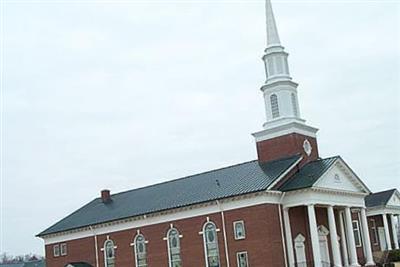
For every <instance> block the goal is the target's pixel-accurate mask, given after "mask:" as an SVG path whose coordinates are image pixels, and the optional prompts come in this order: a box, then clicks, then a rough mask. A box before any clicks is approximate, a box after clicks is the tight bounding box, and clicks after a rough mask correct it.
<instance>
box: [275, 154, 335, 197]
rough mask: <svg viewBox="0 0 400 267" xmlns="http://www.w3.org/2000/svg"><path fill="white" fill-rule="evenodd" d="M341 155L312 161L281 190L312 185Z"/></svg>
mask: <svg viewBox="0 0 400 267" xmlns="http://www.w3.org/2000/svg"><path fill="white" fill-rule="evenodd" d="M338 158H340V157H339V156H335V157H331V158H326V159H319V160H315V161H311V162H309V163H307V164H306V165H304V166H303V167H302V168H301V169H300V170H299V171H298V172H297V173H296V174H294V175H293V176H292V177H290V178H289V180H287V181H286V182H285V183H284V184H283V185H282V186H281V187H280V188H279V190H281V191H292V190H297V189H302V188H308V187H312V186H313V185H314V184H315V182H316V181H317V180H318V179H319V178H320V177H321V176H322V174H324V173H325V172H326V171H327V170H328V169H329V167H330V166H332V164H333V163H334V162H335V161H336V160H337V159H338Z"/></svg>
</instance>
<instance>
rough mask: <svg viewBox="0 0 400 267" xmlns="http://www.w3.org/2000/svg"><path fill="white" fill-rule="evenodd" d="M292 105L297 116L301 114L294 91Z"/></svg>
mask: <svg viewBox="0 0 400 267" xmlns="http://www.w3.org/2000/svg"><path fill="white" fill-rule="evenodd" d="M292 107H293V114H294V115H295V116H298V115H299V111H298V110H297V100H296V95H295V94H294V93H292Z"/></svg>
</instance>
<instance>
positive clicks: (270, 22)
mask: <svg viewBox="0 0 400 267" xmlns="http://www.w3.org/2000/svg"><path fill="white" fill-rule="evenodd" d="M265 13H266V18H267V46H274V45H280V44H281V41H280V39H279V34H278V29H277V27H276V22H275V17H274V12H273V11H272V5H271V1H266V2H265Z"/></svg>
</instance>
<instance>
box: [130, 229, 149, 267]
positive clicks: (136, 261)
mask: <svg viewBox="0 0 400 267" xmlns="http://www.w3.org/2000/svg"><path fill="white" fill-rule="evenodd" d="M139 236H143V239H144V244H145V245H147V244H148V243H149V241H147V240H146V238H145V237H144V235H143V234H142V233H141V232H140V230H137V233H136V236H135V238H134V239H133V242H132V243H131V244H130V246H131V247H133V252H134V253H135V266H138V255H137V250H136V241H137V238H138V237H139ZM145 249H146V266H148V264H147V246H146V248H145Z"/></svg>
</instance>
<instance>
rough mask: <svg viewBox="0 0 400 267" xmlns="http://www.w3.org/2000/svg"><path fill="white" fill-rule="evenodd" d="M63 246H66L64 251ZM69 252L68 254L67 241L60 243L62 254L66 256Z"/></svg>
mask: <svg viewBox="0 0 400 267" xmlns="http://www.w3.org/2000/svg"><path fill="white" fill-rule="evenodd" d="M63 247H64V248H65V250H64V251H63ZM67 254H68V252H67V243H62V244H60V255H61V256H66V255H67Z"/></svg>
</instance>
